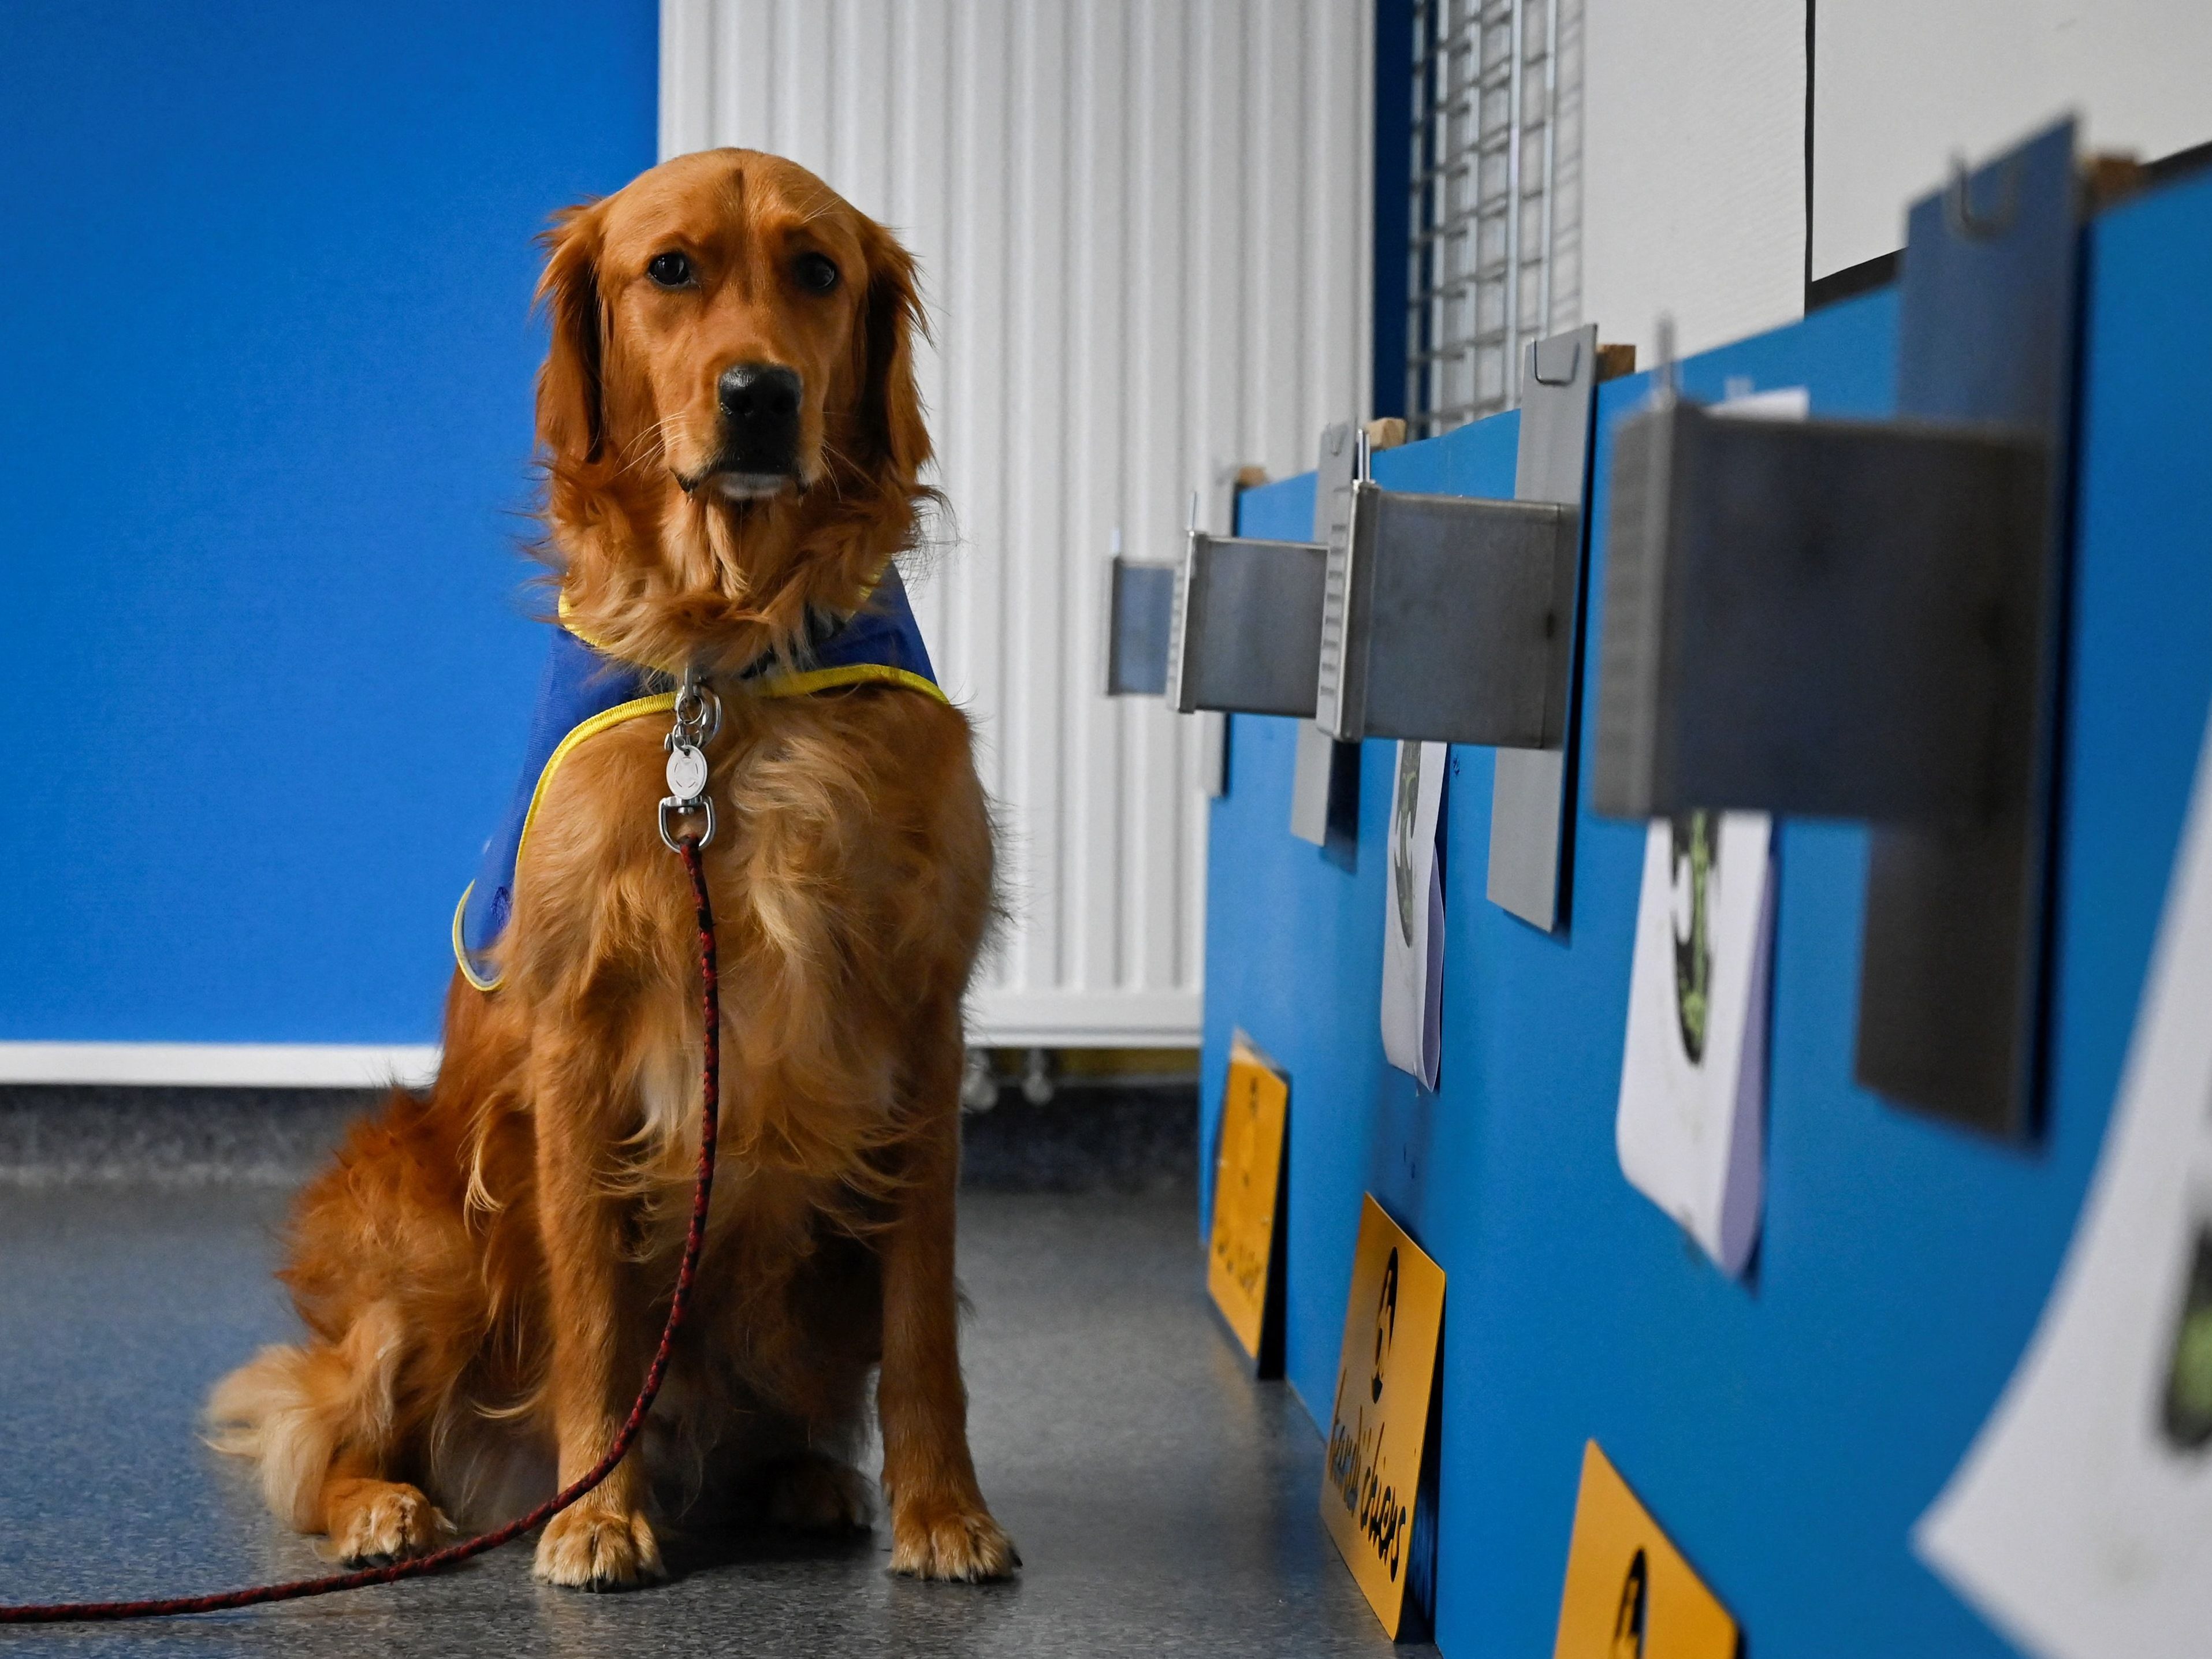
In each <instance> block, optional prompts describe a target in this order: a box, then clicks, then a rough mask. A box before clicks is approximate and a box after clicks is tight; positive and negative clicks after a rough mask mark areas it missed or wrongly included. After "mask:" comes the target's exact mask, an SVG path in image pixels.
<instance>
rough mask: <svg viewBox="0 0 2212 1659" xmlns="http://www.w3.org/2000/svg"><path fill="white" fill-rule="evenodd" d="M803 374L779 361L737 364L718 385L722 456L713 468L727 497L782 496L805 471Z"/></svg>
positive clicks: (721, 489)
mask: <svg viewBox="0 0 2212 1659" xmlns="http://www.w3.org/2000/svg"><path fill="white" fill-rule="evenodd" d="M803 389H804V388H803V386H802V385H801V383H800V381H799V375H798V374H797V373H796V372H795V371H794V370H792V369H788V368H784V367H782V366H781V364H778V363H732V365H731V366H730V367H729V368H726V369H724V370H723V371H722V374H721V378H720V380H717V381H716V382H715V383H714V394H715V401H716V402H717V404H720V408H721V411H722V452H721V453H720V455H719V456H717V457H716V458H715V460H714V466H713V468H712V469H711V474H712V477H713V479H714V486H715V488H716V489H719V490H720V492H721V493H722V494H723V495H728V496H732V497H733V498H735V499H739V500H744V499H750V498H751V497H754V496H759V495H778V494H780V493H781V491H782V490H783V489H784V487H785V486H786V485H787V484H788V483H790V482H791V481H792V479H793V477H795V476H796V475H797V473H798V471H799V398H800V393H801V392H802V391H803Z"/></svg>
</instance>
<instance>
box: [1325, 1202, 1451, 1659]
mask: <svg viewBox="0 0 2212 1659" xmlns="http://www.w3.org/2000/svg"><path fill="white" fill-rule="evenodd" d="M1443 1316H1444V1270H1443V1268H1442V1267H1438V1266H1437V1264H1436V1263H1435V1262H1433V1261H1430V1260H1429V1258H1428V1256H1427V1255H1425V1254H1424V1253H1423V1251H1422V1249H1421V1247H1420V1246H1419V1245H1418V1244H1416V1243H1413V1240H1412V1239H1410V1238H1408V1237H1407V1236H1406V1232H1405V1230H1404V1229H1403V1228H1401V1227H1400V1226H1399V1225H1398V1224H1397V1223H1396V1222H1395V1221H1393V1220H1391V1219H1390V1218H1389V1216H1388V1215H1387V1214H1385V1213H1384V1212H1383V1206H1381V1205H1380V1204H1377V1203H1376V1201H1375V1200H1374V1198H1373V1196H1372V1195H1371V1194H1370V1195H1369V1196H1368V1197H1366V1198H1365V1199H1364V1200H1363V1201H1362V1203H1361V1206H1360V1212H1359V1243H1358V1248H1357V1249H1355V1250H1354V1251H1353V1253H1352V1296H1351V1300H1350V1301H1349V1302H1348V1303H1347V1304H1346V1307H1345V1310H1344V1349H1343V1358H1340V1360H1338V1362H1337V1367H1336V1404H1335V1405H1334V1407H1331V1408H1330V1411H1329V1425H1328V1474H1327V1475H1326V1477H1325V1478H1324V1479H1323V1480H1322V1492H1321V1518H1322V1523H1323V1524H1324V1525H1325V1526H1327V1527H1328V1535H1329V1536H1330V1537H1331V1538H1333V1539H1334V1540H1335V1541H1336V1547H1337V1549H1338V1550H1339V1551H1340V1553H1342V1554H1343V1556H1344V1560H1345V1565H1347V1566H1349V1567H1350V1568H1351V1569H1352V1577H1354V1578H1356V1579H1357V1580H1358V1581H1359V1588H1360V1589H1363V1590H1364V1591H1366V1592H1367V1601H1368V1604H1369V1605H1370V1607H1373V1608H1374V1609H1375V1616H1376V1618H1378V1619H1380V1620H1382V1621H1383V1629H1384V1630H1386V1631H1388V1632H1389V1633H1390V1635H1391V1638H1393V1639H1394V1640H1395V1638H1396V1637H1397V1635H1398V1630H1399V1626H1400V1625H1401V1623H1402V1622H1403V1621H1404V1618H1405V1612H1406V1576H1407V1575H1406V1568H1407V1563H1408V1558H1409V1556H1410V1554H1411V1549H1412V1544H1413V1500H1414V1495H1415V1493H1416V1492H1417V1491H1418V1489H1419V1486H1420V1480H1421V1442H1422V1439H1423V1437H1424V1436H1425V1434H1426V1432H1427V1430H1428V1424H1429V1391H1430V1388H1431V1384H1432V1383H1434V1381H1435V1378H1436V1373H1437V1334H1438V1333H1439V1332H1440V1331H1441V1330H1442V1328H1443Z"/></svg>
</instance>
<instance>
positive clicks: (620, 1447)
mask: <svg viewBox="0 0 2212 1659" xmlns="http://www.w3.org/2000/svg"><path fill="white" fill-rule="evenodd" d="M709 833H712V832H711V831H710V832H709ZM670 845H671V846H673V847H674V848H676V851H677V854H678V856H679V857H681V858H682V859H683V860H684V870H685V871H686V872H688V873H689V874H690V878H691V891H692V895H693V896H694V898H695V899H696V901H697V902H698V908H699V982H700V987H701V997H700V1000H701V1001H702V1004H703V1005H704V1007H705V1011H706V1016H707V1028H706V1029H707V1043H706V1053H705V1059H704V1062H703V1064H702V1081H703V1085H704V1097H703V1101H702V1107H701V1112H700V1119H699V1175H698V1181H697V1184H696V1186H695V1187H694V1188H693V1189H692V1194H691V1225H690V1230H689V1231H687V1232H686V1233H685V1234H684V1261H683V1265H682V1267H679V1268H678V1270H677V1273H676V1294H675V1295H674V1297H671V1300H670V1302H669V1304H668V1322H667V1324H665V1326H663V1327H662V1328H661V1332H660V1346H659V1349H658V1350H657V1351H656V1352H654V1354H653V1364H652V1366H651V1367H650V1368H649V1369H648V1370H647V1371H646V1374H645V1385H644V1386H643V1387H642V1388H641V1389H638V1391H637V1402H636V1404H635V1405H633V1406H632V1407H630V1408H629V1418H628V1419H625V1420H624V1422H623V1425H622V1430H621V1431H620V1432H619V1433H617V1435H616V1436H615V1438H614V1443H613V1444H612V1445H611V1446H609V1447H608V1448H607V1455H605V1457H602V1458H601V1459H600V1460H599V1462H598V1463H597V1464H596V1465H595V1466H593V1468H592V1469H591V1470H590V1472H589V1473H587V1474H583V1475H581V1476H580V1477H579V1478H578V1479H576V1480H573V1481H571V1482H570V1483H569V1484H568V1486H564V1487H562V1489H561V1490H560V1491H559V1492H556V1493H554V1494H553V1496H552V1497H550V1498H547V1499H546V1500H545V1501H544V1503H543V1504H539V1505H538V1507H537V1508H536V1509H534V1510H531V1511H530V1513H529V1514H527V1515H523V1516H516V1517H515V1518H514V1519H513V1520H512V1521H510V1522H507V1524H506V1525H505V1526H503V1527H499V1528H494V1529H493V1530H492V1531H490V1532H487V1533H479V1534H477V1536H476V1537H474V1538H469V1539H464V1540H463V1541H461V1542H459V1543H458V1544H453V1545H450V1546H448V1547H446V1548H444V1549H441V1550H438V1551H436V1552H435V1553H432V1554H429V1555H418V1556H415V1557H413V1558H412V1559H408V1560H405V1561H394V1562H392V1564H391V1565H388V1566H381V1567H363V1568H362V1569H360V1570H359V1571H355V1572H337V1573H330V1574H327V1575H325V1577H320V1578H295V1579H293V1580H291V1581H290V1582H289V1583H282V1584H257V1585H254V1586H253V1587H252V1588H251V1589H234V1590H223V1591H221V1592H219V1593H217V1594H216V1595H180V1596H174V1597H171V1598H169V1599H167V1600H165V1601H58V1602H53V1603H50V1604H48V1605H46V1606H44V1607H38V1606H31V1607H7V1606H0V1625H72V1624H92V1623H97V1622H100V1621H103V1620H118V1619H167V1618H173V1617H174V1616H176V1615H178V1614H179V1613H228V1612H229V1611H230V1610H231V1609H233V1608H234V1607H259V1606H260V1605H261V1604H262V1603H264V1602H266V1601H299V1600H301V1598H302V1597H304V1596H309V1595H336V1594H337V1592H338V1591H340V1590H354V1589H367V1588H368V1586H369V1585H371V1584H395V1583H398V1582H399V1581H400V1580H401V1579H403V1578H421V1577H424V1576H426V1575H427V1574H429V1573H434V1572H442V1571H444V1570H445V1569H446V1568H447V1567H451V1566H456V1565H459V1564H460V1563H461V1562H463V1561H466V1560H469V1559H471V1558H473V1557H476V1556H479V1555H482V1554H483V1553H485V1552H486V1551H488V1550H495V1549H497V1548H498V1547H500V1546H501V1545H502V1544H508V1543H512V1542H513V1541H514V1540H516V1539H518V1538H520V1537H521V1536H522V1534H525V1533H526V1532H528V1531H530V1530H531V1528H533V1527H539V1526H543V1525H544V1523H545V1522H548V1521H550V1520H551V1519H552V1518H553V1517H554V1516H556V1515H558V1514H560V1513H561V1511H562V1510H565V1509H567V1508H568V1506H569V1505H570V1504H574V1502H575V1501H576V1500H577V1499H578V1498H581V1497H582V1496H583V1495H584V1494H585V1493H586V1492H589V1491H591V1490H592V1487H594V1486H598V1485H599V1482H601V1481H602V1480H605V1479H606V1478H607V1476H609V1475H610V1474H613V1473H614V1468H615V1465H616V1464H617V1463H619V1462H622V1461H623V1454H624V1453H626V1452H628V1451H629V1449H630V1445H631V1443H633V1442H634V1441H635V1440H636V1438H637V1437H638V1433H639V1431H641V1430H642V1429H643V1428H644V1427H645V1419H646V1413H648V1412H650V1411H651V1410H652V1409H653V1396H654V1395H658V1394H659V1392H660V1384H661V1380H662V1379H663V1378H664V1377H665V1376H666V1375H667V1374H668V1358H669V1355H670V1354H671V1352H673V1351H674V1349H675V1346H676V1334H677V1333H678V1331H680V1330H682V1329H683V1328H684V1306H685V1304H687V1303H688V1302H689V1301H690V1297H691V1285H692V1280H693V1279H694V1277H695V1276H696V1274H697V1273H698V1269H699V1251H700V1247H701V1245H702V1244H703V1243H705V1241H706V1237H707V1201H708V1199H709V1198H710V1197H711V1196H712V1195H713V1193H714V1142H715V1136H716V1130H717V1127H718V1121H719V1117H720V1093H721V1091H720V1080H721V1028H722V1019H721V1002H722V1000H721V987H720V981H719V980H718V979H717V977H716V975H715V966H714V906H713V904H712V902H710V901H709V900H708V896H707V873H706V867H705V866H704V865H703V864H702V862H701V860H700V857H699V848H700V846H701V839H700V838H699V837H697V836H688V835H687V836H676V837H672V838H671V841H670Z"/></svg>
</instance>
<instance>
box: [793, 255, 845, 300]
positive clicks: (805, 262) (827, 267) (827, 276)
mask: <svg viewBox="0 0 2212 1659" xmlns="http://www.w3.org/2000/svg"><path fill="white" fill-rule="evenodd" d="M791 270H792V275H793V276H796V277H798V278H799V287H801V288H807V289H813V290H814V292H816V293H817V294H827V293H828V292H829V290H830V289H833V288H835V287H836V286H837V267H836V264H835V263H834V262H833V261H832V260H831V259H830V258H829V256H828V255H826V254H821V253H802V254H800V255H799V258H798V260H797V262H796V263H795V264H793V266H792V268H791Z"/></svg>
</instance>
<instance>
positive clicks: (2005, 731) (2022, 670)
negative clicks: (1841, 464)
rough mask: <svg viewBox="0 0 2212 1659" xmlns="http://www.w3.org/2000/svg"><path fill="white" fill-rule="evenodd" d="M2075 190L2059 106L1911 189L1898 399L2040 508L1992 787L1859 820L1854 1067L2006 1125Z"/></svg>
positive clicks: (2063, 391)
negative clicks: (2016, 445)
mask: <svg viewBox="0 0 2212 1659" xmlns="http://www.w3.org/2000/svg"><path fill="white" fill-rule="evenodd" d="M2079 188H2080V187H2079V185H2078V184H2077V182H2076V180H2075V131H2074V124H2073V122H2071V121H2070V120H2069V121H2063V122H2060V123H2059V124H2058V125H2056V126H2053V127H2051V129H2049V130H2048V131H2045V132H2044V133H2042V134H2040V135H2039V136H2038V137H2034V138H2033V139H2031V140H2029V141H2028V143H2026V144H2024V145H2022V146H2021V148H2020V149H2016V150H2015V151H2014V152H2012V153H2011V154H2010V155H2004V156H2001V157H1999V158H1998V159H1997V160H1996V161H1992V162H1990V164H1989V165H1988V166H1986V167H1983V168H1981V169H1980V170H1979V171H1978V172H1977V173H1974V174H1973V175H1972V178H1971V179H1956V180H1954V184H1953V186H1952V187H1951V188H1950V189H1949V190H1947V191H1936V193H1934V194H1932V195H1930V196H1928V197H1923V199H1922V200H1921V201H1919V202H1917V203H1916V204H1914V206H1913V209H1912V212H1911V218H1910V221H1909V233H1910V234H1909V239H1908V252H1907V254H1906V258H1905V273H1904V277H1903V283H1902V289H1901V292H1900V294H1899V318H1898V398H1897V402H1898V411H1899V414H1900V415H1901V416H1905V417H1908V418H1911V417H1916V416H1917V417H1920V418H1923V419H1940V420H1954V421H1976V422H2000V423H2002V424H2005V425H2008V426H2009V427H2011V428H2014V429H2015V430H2016V431H2018V432H2020V433H2021V434H2023V435H2029V436H2030V437H2031V438H2032V439H2033V441H2035V442H2036V443H2037V444H2039V446H2040V447H2041V448H2042V450H2043V452H2044V453H2045V454H2046V455H2047V456H2049V457H2050V458H2051V461H2052V465H2051V466H2050V467H2049V469H2048V471H2047V472H2046V474H2045V477H2043V479H2042V480H2040V488H2039V489H2038V490H2037V491H2036V492H2035V493H2034V494H2033V495H2029V496H2027V497H2025V500H2024V505H2026V506H2027V507H2030V508H2031V509H2034V510H2039V513H2040V515H2041V518H2040V522H2039V524H2037V525H2036V526H2035V528H2034V532H2033V534H2032V535H2030V536H2028V537H2027V538H2025V539H2023V541H2022V542H2021V544H2020V548H2021V555H2020V565H2019V568H2017V569H2016V570H2015V572H2014V575H2015V585H2016V590H2017V592H2019V593H2020V594H2021V597H2022V601H2023V605H2024V610H2023V613H2022V614H2021V617H2020V618H2019V623H2018V625H2019V626H2020V627H2021V629H2023V630H2024V631H2025V634H2026V637H2027V641H2029V648H2028V649H2027V650H2026V651H2024V652H2022V653H2019V655H2018V657H2017V658H2016V659H2013V660H2010V661H2009V662H2008V668H2009V669H2010V670H2011V672H2010V673H2009V674H2008V677H2007V678H2005V679H2004V680H2003V682H2002V684H2001V685H2000V686H1999V688H1998V697H1999V708H1998V710H1997V713H1996V726H1997V730H1998V732H1999V733H2000V741H2001V743H2002V744H2004V748H2003V750H2002V752H2001V753H2000V754H1999V755H1998V756H1997V757H1996V759H1995V765H1996V770H1997V774H1998V775H1997V777H1996V779H1995V780H1994V781H1993V783H1994V787H1995V788H1996V791H1997V792H1998V793H2000V795H2001V797H2005V798H2007V799H2005V805H2003V807H2002V809H2001V811H1999V813H1998V814H1997V816H1996V817H1995V818H1994V819H1991V820H1987V821H1985V822H1984V824H1983V825H1982V826H1981V827H1979V828H1978V829H1973V830H1971V831H1969V830H1964V829H1953V830H1938V829H1926V828H1917V827H1903V826H1888V825H1885V826H1881V827H1879V828H1877V829H1876V830H1875V836H1874V844H1873V848H1872V851H1871V855H1870V857H1869V863H1868V872H1867V925H1866V947H1865V951H1864V954H1863V957H1862V958H1861V962H1860V979H1859V1030H1858V1053H1857V1068H1856V1069H1857V1075H1858V1079H1859V1080H1860V1081H1861V1082H1862V1083H1863V1084H1865V1085H1866V1086H1867V1087H1869V1088H1870V1089H1874V1090H1876V1091H1880V1092H1881V1093H1882V1094H1885V1095H1888V1096H1891V1097H1894V1098H1896V1099H1899V1100H1900V1101H1904V1102H1905V1103H1909V1104H1912V1105H1916V1106H1921V1107H1924V1108H1927V1109H1931V1110H1934V1111H1936V1112H1939V1113H1941V1114H1942V1115H1945V1116H1948V1117H1951V1118H1954V1119H1956V1120H1958V1121H1962V1122H1965V1123H1966V1124H1969V1125H1971V1126H1972V1127H1977V1128H1980V1129H1984V1130H1988V1131H1990V1132H1993V1133H2001V1134H2009V1135H2020V1134H2024V1133H2027V1132H2028V1131H2029V1130H2030V1129H2031V1128H2032V1127H2033V1125H2034V1122H2035V1120H2036V1115H2037V1108H2038V1101H2039V1094H2040V1091H2041V1075H2040V1073H2041V1068H2042V1060H2043V1055H2042V1052H2041V1042H2040V1030H2041V1016H2042V1012H2043V1003H2044V995H2043V977H2044V973H2045V962H2044V945H2045V925H2044V911H2045V905H2046V904H2047V902H2048V900H2049V890H2050V869H2049V866H2050V836H2051V774H2052V770H2053V768H2054V765H2055V754H2054V749H2055V743H2056V736H2055V734H2056V731H2057V718H2056V709H2055V706H2054V705H2055V702H2056V699H2057V678H2058V677H2057V653H2058V647H2059V640H2060V636H2061V634H2062V631H2063V627H2062V623H2061V621H2060V603H2061V599H2060V595H2061V591H2062V584H2063V557H2062V549H2061V546H2060V538H2061V536H2062V534H2063V526H2064V525H2065V523H2066V512H2065V491H2066V488H2067V479H2066V476H2065V474H2066V469H2065V467H2064V466H2063V465H2062V464H2060V463H2062V462H2063V458H2065V457H2066V456H2067V455H2068V454H2069V445H2070V422H2071V409H2072V401H2073V390H2072V384H2071V380H2072V371H2073V362H2074V349H2075V329H2076V326H2077V319H2076V307H2077V296H2076V295H2075V271H2076V262H2077V259H2078V258H2079V253H2078V249H2077V245H2076V235H2077V228H2078V222H2079V220H2078V216H2079V212H2080V203H2079Z"/></svg>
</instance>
